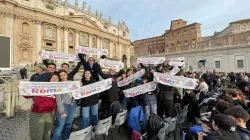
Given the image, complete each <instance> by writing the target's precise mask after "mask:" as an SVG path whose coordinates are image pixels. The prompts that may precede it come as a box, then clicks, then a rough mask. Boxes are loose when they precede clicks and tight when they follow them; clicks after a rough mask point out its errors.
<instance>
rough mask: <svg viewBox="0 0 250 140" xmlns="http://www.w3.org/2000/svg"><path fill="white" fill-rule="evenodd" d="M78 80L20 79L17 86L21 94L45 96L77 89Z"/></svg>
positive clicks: (78, 85)
mask: <svg viewBox="0 0 250 140" xmlns="http://www.w3.org/2000/svg"><path fill="white" fill-rule="evenodd" d="M79 87H80V81H70V82H28V81H20V82H19V85H18V88H19V92H20V94H21V95H23V96H47V95H56V94H65V93H70V92H73V91H75V90H77V89H78V88H79Z"/></svg>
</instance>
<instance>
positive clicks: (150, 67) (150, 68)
mask: <svg viewBox="0 0 250 140" xmlns="http://www.w3.org/2000/svg"><path fill="white" fill-rule="evenodd" d="M139 64H140V66H141V68H143V69H145V72H146V76H147V77H148V81H149V82H151V81H153V79H154V75H153V73H152V72H153V71H156V68H155V67H154V65H153V64H148V66H144V65H143V64H142V63H139Z"/></svg>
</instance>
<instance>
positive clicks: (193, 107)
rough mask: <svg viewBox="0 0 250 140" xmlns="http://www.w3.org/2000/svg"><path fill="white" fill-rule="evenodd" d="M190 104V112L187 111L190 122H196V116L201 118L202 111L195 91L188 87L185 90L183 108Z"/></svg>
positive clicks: (182, 101)
mask: <svg viewBox="0 0 250 140" xmlns="http://www.w3.org/2000/svg"><path fill="white" fill-rule="evenodd" d="M186 105H188V113H187V120H188V122H192V124H196V119H195V118H200V111H199V107H198V101H197V100H196V98H195V96H194V94H193V91H192V90H189V89H187V90H186V91H185V95H184V96H183V98H182V100H181V106H182V108H183V107H184V106H186Z"/></svg>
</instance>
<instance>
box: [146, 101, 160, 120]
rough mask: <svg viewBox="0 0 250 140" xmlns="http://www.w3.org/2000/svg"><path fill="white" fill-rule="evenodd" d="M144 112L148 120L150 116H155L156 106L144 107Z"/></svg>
mask: <svg viewBox="0 0 250 140" xmlns="http://www.w3.org/2000/svg"><path fill="white" fill-rule="evenodd" d="M144 111H145V114H146V116H147V118H149V116H150V114H152V113H155V114H157V105H156V104H152V105H146V106H144Z"/></svg>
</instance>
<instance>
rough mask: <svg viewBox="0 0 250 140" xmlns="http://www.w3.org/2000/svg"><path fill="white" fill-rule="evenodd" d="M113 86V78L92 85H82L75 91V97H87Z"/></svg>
mask: <svg viewBox="0 0 250 140" xmlns="http://www.w3.org/2000/svg"><path fill="white" fill-rule="evenodd" d="M111 87H112V80H111V78H109V79H106V80H102V81H99V82H96V83H93V84H90V85H86V86H82V87H80V88H79V89H78V90H77V91H76V92H73V94H72V95H73V97H74V98H75V99H81V98H85V97H88V96H91V95H94V94H97V93H100V92H103V91H105V90H108V89H110V88H111Z"/></svg>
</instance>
